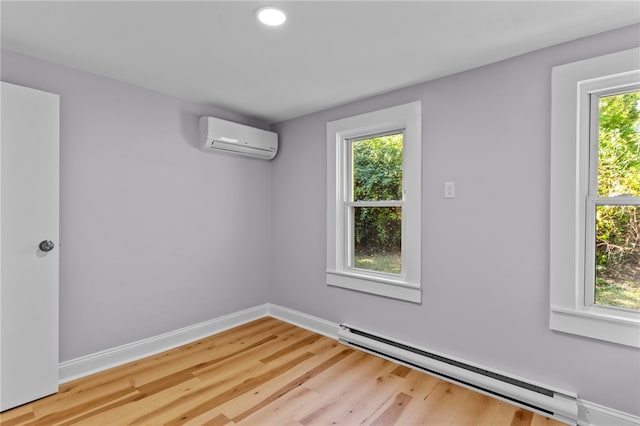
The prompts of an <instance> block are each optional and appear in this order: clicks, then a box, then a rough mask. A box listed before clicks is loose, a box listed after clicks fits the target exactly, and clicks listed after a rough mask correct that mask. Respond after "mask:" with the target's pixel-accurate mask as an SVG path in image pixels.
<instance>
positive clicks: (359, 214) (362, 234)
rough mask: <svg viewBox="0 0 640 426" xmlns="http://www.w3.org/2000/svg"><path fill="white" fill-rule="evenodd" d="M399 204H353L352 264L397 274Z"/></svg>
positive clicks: (399, 238) (398, 268)
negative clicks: (389, 205)
mask: <svg viewBox="0 0 640 426" xmlns="http://www.w3.org/2000/svg"><path fill="white" fill-rule="evenodd" d="M401 231H402V207H353V233H354V235H353V246H354V247H353V255H354V256H353V267H354V268H359V269H368V270H370V271H378V272H388V273H391V274H399V273H400V272H401V271H402V260H401V259H402V257H401V246H402V244H401V237H402V235H401Z"/></svg>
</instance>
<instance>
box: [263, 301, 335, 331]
mask: <svg viewBox="0 0 640 426" xmlns="http://www.w3.org/2000/svg"><path fill="white" fill-rule="evenodd" d="M267 315H268V316H270V317H273V318H277V319H279V320H281V321H285V322H288V323H290V324H293V325H297V326H298V327H301V328H304V329H306V330H309V331H313V332H314V333H318V334H322V335H323V336H327V337H330V338H332V339H335V340H338V324H336V323H334V322H331V321H327V320H325V319H322V318H319V317H315V316H313V315H309V314H305V313H303V312H300V311H294V310H293V309H289V308H285V307H284V306H280V305H274V304H273V303H267Z"/></svg>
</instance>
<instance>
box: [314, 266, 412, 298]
mask: <svg viewBox="0 0 640 426" xmlns="http://www.w3.org/2000/svg"><path fill="white" fill-rule="evenodd" d="M327 284H328V285H330V286H333V287H340V288H345V289H348V290H355V291H359V292H362V293H369V294H375V295H377V296H384V297H389V298H391V299H398V300H404V301H407V302H412V303H418V304H420V303H421V302H422V290H421V289H420V287H419V285H411V284H410V283H406V282H404V281H400V280H395V279H387V278H383V277H373V276H369V275H365V274H358V273H352V272H343V271H327Z"/></svg>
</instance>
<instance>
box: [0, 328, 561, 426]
mask: <svg viewBox="0 0 640 426" xmlns="http://www.w3.org/2000/svg"><path fill="white" fill-rule="evenodd" d="M0 420H1V424H2V426H14V425H30V426H31V425H91V426H101V425H163V424H164V425H182V424H185V425H208V426H214V425H235V424H242V425H261V426H270V425H274V426H276V425H277V426H287V425H334V424H339V425H361V424H364V425H376V426H380V425H491V426H494V425H495V426H497V425H531V426H540V425H561V424H562V423H559V422H556V421H554V420H551V419H547V418H545V417H543V416H540V415H538V414H535V413H532V412H530V411H527V410H523V409H521V408H518V407H515V406H512V405H510V404H507V403H504V402H502V401H498V400H496V399H493V398H490V397H488V396H485V395H482V394H479V393H475V392H472V391H470V390H468V389H465V388H462V387H459V386H456V385H454V384H451V383H447V382H444V381H442V380H440V379H437V378H435V377H432V376H429V375H426V374H423V373H420V372H418V371H415V370H412V369H409V368H407V367H404V366H401V365H398V364H394V363H392V362H390V361H387V360H384V359H381V358H377V357H375V356H372V355H369V354H366V353H364V352H361V351H358V350H355V349H352V348H350V347H347V346H344V345H342V344H340V343H338V342H336V341H334V340H332V339H329V338H327V337H324V336H321V335H318V334H314V333H312V332H310V331H307V330H304V329H301V328H298V327H295V326H293V325H290V324H287V323H284V322H281V321H279V320H276V319H273V318H263V319H260V320H257V321H254V322H251V323H249V324H246V325H243V326H241V327H237V328H235V329H232V330H229V331H226V332H223V333H220V334H217V335H215V336H212V337H209V338H206V339H202V340H199V341H197V342H194V343H191V344H188V345H186V346H182V347H179V348H176V349H173V350H170V351H167V352H163V353H161V354H158V355H155V356H152V357H149V358H145V359H143V360H140V361H136V362H132V363H129V364H126V365H123V366H120V367H117V368H113V369H110V370H107V371H104V372H101V373H97V374H94V375H91V376H88V377H85V378H82V379H79V380H76V381H73V382H69V383H66V384H64V385H62V386H61V387H60V392H59V393H57V394H55V395H52V396H49V397H47V398H43V399H41V400H38V401H36V402H33V403H30V404H27V405H23V406H21V407H18V408H15V409H13V410H9V411H6V412H4V413H2V414H0Z"/></svg>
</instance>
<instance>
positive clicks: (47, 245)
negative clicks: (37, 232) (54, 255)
mask: <svg viewBox="0 0 640 426" xmlns="http://www.w3.org/2000/svg"><path fill="white" fill-rule="evenodd" d="M38 247H39V248H40V250H42V251H43V252H45V253H46V252H48V251H51V250H53V248H54V247H55V244H53V241H49V240H44V241H42V242H41V243H40V245H38Z"/></svg>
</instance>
